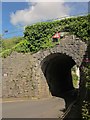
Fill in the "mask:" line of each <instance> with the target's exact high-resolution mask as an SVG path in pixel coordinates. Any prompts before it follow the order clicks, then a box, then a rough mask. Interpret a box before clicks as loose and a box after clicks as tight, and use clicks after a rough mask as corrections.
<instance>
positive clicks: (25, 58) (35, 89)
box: [2, 52, 50, 98]
mask: <svg viewBox="0 0 90 120" xmlns="http://www.w3.org/2000/svg"><path fill="white" fill-rule="evenodd" d="M36 66H37V64H36V61H35V59H34V58H33V57H32V55H30V54H29V53H27V54H23V53H16V52H14V53H12V54H11V55H10V56H8V57H7V58H4V59H2V97H3V98H10V97H20V98H21V97H29V98H34V97H37V98H42V97H49V96H50V95H49V90H48V86H47V83H46V81H43V80H40V79H42V77H41V78H40V75H39V74H38V73H39V70H40V68H38V70H36ZM36 73H37V76H36ZM39 85H40V86H42V87H40V86H39Z"/></svg>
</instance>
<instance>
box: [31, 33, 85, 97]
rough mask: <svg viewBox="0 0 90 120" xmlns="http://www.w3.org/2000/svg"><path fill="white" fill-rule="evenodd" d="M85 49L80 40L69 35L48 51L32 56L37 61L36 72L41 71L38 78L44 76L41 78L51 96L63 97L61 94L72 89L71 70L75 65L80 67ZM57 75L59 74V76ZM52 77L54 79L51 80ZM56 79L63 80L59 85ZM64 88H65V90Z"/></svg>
mask: <svg viewBox="0 0 90 120" xmlns="http://www.w3.org/2000/svg"><path fill="white" fill-rule="evenodd" d="M86 49H87V46H86V44H85V43H84V42H82V40H80V39H79V38H76V37H75V36H74V37H73V35H70V36H65V38H63V39H62V40H61V41H60V44H59V45H56V46H55V47H53V48H50V49H46V50H41V51H39V52H37V53H36V54H34V55H33V57H34V58H36V60H37V61H38V62H37V63H38V67H37V71H38V70H40V69H41V70H42V71H41V73H40V76H43V75H44V77H43V78H44V80H45V79H46V80H47V83H48V85H49V89H50V90H51V93H52V95H55V96H63V94H62V95H61V93H63V92H66V91H70V90H73V89H74V88H73V85H72V76H71V68H72V67H73V66H74V65H75V64H76V65H77V66H78V67H80V65H81V63H82V60H83V56H84V55H85V51H86ZM54 67H55V69H54ZM61 68H62V69H61ZM63 68H64V69H63ZM67 69H68V70H67ZM59 71H60V72H59ZM42 73H43V75H42ZM59 73H61V75H60V74H59ZM54 74H56V75H54ZM65 74H66V75H65ZM51 76H53V77H51ZM57 76H58V77H57ZM62 76H63V77H62ZM50 77H51V78H50ZM54 77H55V79H54V80H52V79H53V78H54ZM58 78H60V79H65V80H64V81H63V80H61V81H62V82H61V83H60V80H58ZM68 79H69V80H68ZM51 80H52V81H53V82H52V83H51V82H50V81H51ZM55 80H56V81H58V82H56V81H55ZM50 83H51V84H50ZM52 84H53V85H52ZM64 86H66V87H65V89H64ZM54 88H55V89H54ZM59 88H61V89H59Z"/></svg>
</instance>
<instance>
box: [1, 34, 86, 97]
mask: <svg viewBox="0 0 90 120" xmlns="http://www.w3.org/2000/svg"><path fill="white" fill-rule="evenodd" d="M85 51H86V45H85V43H84V42H82V41H81V40H80V39H77V38H76V37H74V36H66V37H65V38H63V39H62V40H61V42H60V44H59V45H56V46H55V47H54V48H51V49H47V50H41V51H39V52H37V53H35V54H33V55H31V54H30V53H26V54H23V53H16V52H13V53H12V54H11V55H10V56H8V57H7V58H3V59H2V80H3V82H2V83H3V85H2V88H3V93H2V96H3V97H4V98H7V97H29V98H34V97H36V98H47V97H51V94H50V92H49V88H48V85H47V82H46V79H45V77H44V74H43V72H42V70H41V63H42V61H43V60H44V58H45V57H47V56H48V55H50V54H53V53H54V54H55V53H62V54H66V55H68V56H70V57H72V59H73V60H74V61H75V63H76V65H77V66H80V65H81V63H82V60H83V56H84V54H85Z"/></svg>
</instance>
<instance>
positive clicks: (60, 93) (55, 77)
mask: <svg viewBox="0 0 90 120" xmlns="http://www.w3.org/2000/svg"><path fill="white" fill-rule="evenodd" d="M75 64H76V63H75V61H74V60H73V59H72V58H71V57H69V56H67V55H66V54H60V53H54V54H51V55H49V56H47V57H46V58H44V60H43V61H42V62H41V69H42V71H43V73H44V76H45V78H46V81H47V83H48V86H49V90H50V92H51V94H52V96H56V97H64V95H65V94H66V93H67V92H68V91H73V90H74V86H73V82H72V73H71V68H72V67H73V66H74V65H75Z"/></svg>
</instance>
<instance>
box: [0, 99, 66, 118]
mask: <svg viewBox="0 0 90 120" xmlns="http://www.w3.org/2000/svg"><path fill="white" fill-rule="evenodd" d="M64 107H65V103H64V100H63V99H61V98H56V97H54V98H50V99H43V100H27V101H26V100H25V101H14V102H13V101H12V102H4V103H2V117H3V118H58V117H59V116H60V115H61V114H62V113H63V112H61V111H60V110H62V109H63V108H64Z"/></svg>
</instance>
